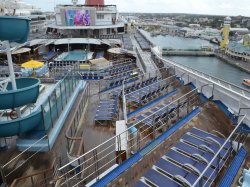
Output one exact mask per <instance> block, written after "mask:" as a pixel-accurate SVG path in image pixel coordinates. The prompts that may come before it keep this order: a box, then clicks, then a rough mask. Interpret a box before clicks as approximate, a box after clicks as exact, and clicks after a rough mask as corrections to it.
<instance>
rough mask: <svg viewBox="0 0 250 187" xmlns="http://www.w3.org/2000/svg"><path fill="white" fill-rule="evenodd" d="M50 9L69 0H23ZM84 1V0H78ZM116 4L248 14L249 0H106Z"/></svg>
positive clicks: (140, 8)
mask: <svg viewBox="0 0 250 187" xmlns="http://www.w3.org/2000/svg"><path fill="white" fill-rule="evenodd" d="M24 1H26V2H28V3H30V4H33V5H35V6H37V7H40V8H42V10H50V11H52V10H53V8H54V6H55V5H56V4H59V3H61V4H71V0H40V1H37V0H24ZM79 3H84V0H79ZM105 3H106V4H116V5H117V7H118V10H119V11H120V12H149V13H196V14H216V15H234V16H235V15H244V16H250V4H249V0H240V1H239V0H230V1H228V0H126V1H124V0H106V1H105Z"/></svg>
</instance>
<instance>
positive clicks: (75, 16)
mask: <svg viewBox="0 0 250 187" xmlns="http://www.w3.org/2000/svg"><path fill="white" fill-rule="evenodd" d="M65 16H66V25H67V26H89V25H90V24H91V16H90V10H65Z"/></svg>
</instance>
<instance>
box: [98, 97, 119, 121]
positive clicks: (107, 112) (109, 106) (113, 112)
mask: <svg viewBox="0 0 250 187" xmlns="http://www.w3.org/2000/svg"><path fill="white" fill-rule="evenodd" d="M118 113H119V102H118V99H107V100H100V102H99V105H98V107H97V111H96V115H95V122H96V123H97V124H100V125H105V124H109V123H112V121H114V120H116V119H117V118H118Z"/></svg>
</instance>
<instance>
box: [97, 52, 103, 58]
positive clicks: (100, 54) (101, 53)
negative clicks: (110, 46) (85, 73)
mask: <svg viewBox="0 0 250 187" xmlns="http://www.w3.org/2000/svg"><path fill="white" fill-rule="evenodd" d="M103 57H104V51H99V52H97V53H96V56H95V58H103Z"/></svg>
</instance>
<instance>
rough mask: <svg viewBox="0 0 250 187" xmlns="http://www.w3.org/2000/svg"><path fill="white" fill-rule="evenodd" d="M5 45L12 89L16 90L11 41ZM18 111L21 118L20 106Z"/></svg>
mask: <svg viewBox="0 0 250 187" xmlns="http://www.w3.org/2000/svg"><path fill="white" fill-rule="evenodd" d="M5 46H6V55H7V59H8V66H9V71H10V79H11V83H12V89H13V90H14V91H15V90H17V87H16V78H15V73H14V68H13V62H12V56H11V49H10V43H9V41H5ZM16 111H17V116H18V118H20V117H21V111H20V108H17V109H16Z"/></svg>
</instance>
